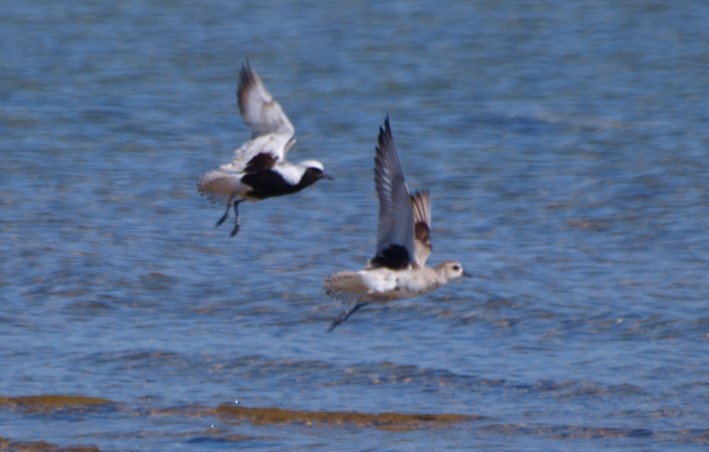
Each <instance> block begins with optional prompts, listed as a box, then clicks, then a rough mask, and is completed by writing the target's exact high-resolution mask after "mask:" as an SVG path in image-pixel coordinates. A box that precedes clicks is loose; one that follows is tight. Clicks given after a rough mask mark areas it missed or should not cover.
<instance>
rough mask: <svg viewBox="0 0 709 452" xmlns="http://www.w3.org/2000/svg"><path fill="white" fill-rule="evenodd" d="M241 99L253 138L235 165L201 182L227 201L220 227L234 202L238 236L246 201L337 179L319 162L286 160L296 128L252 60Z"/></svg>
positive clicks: (200, 186)
mask: <svg viewBox="0 0 709 452" xmlns="http://www.w3.org/2000/svg"><path fill="white" fill-rule="evenodd" d="M237 99H238V102H239V110H240V111H241V116H243V118H244V121H245V122H246V124H248V126H249V128H251V132H252V134H251V139H250V140H248V141H247V142H245V143H244V144H243V145H241V147H240V148H238V149H236V151H234V158H233V159H232V161H231V162H229V163H225V164H223V165H221V166H220V167H219V168H217V169H215V170H212V171H209V172H207V173H206V174H204V175H203V176H202V178H201V180H200V181H199V183H198V184H197V189H198V191H199V192H200V193H201V194H202V195H206V196H207V197H208V198H209V200H210V201H213V202H226V212H224V215H223V216H222V217H221V218H220V219H219V221H217V226H219V225H221V224H222V223H224V221H225V220H226V219H227V217H228V216H229V210H231V206H232V203H233V206H234V214H235V215H236V220H235V223H234V229H232V231H231V236H232V237H233V236H235V235H236V233H237V232H239V228H240V226H241V221H240V217H239V203H241V202H242V201H246V200H249V201H259V200H262V199H266V198H271V197H274V196H283V195H290V194H293V193H296V192H299V191H300V190H302V189H304V188H305V187H308V186H310V185H312V184H314V183H315V182H317V181H319V180H320V179H323V178H326V179H332V177H330V176H329V175H327V174H325V171H324V168H323V165H322V163H320V162H318V161H316V160H306V161H303V162H300V163H297V164H293V163H290V162H287V161H286V154H287V153H288V151H289V150H290V149H291V148H292V147H293V145H294V144H295V141H296V140H295V137H294V135H295V128H294V127H293V124H291V122H290V120H289V119H288V117H287V116H286V114H285V113H284V112H283V109H282V108H281V106H280V105H279V104H278V102H276V100H275V99H274V98H273V96H271V94H270V93H269V92H268V90H267V89H266V86H265V85H264V84H263V82H262V81H261V78H260V77H259V76H258V74H257V73H256V71H254V69H253V68H252V67H251V65H250V64H249V63H248V62H247V63H246V64H244V66H243V67H242V68H241V73H240V75H239V89H238V90H237Z"/></svg>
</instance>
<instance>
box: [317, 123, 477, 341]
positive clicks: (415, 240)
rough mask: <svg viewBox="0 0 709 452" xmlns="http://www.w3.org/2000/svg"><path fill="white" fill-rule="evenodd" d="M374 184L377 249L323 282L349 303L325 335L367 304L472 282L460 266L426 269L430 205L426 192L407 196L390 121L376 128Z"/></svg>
mask: <svg viewBox="0 0 709 452" xmlns="http://www.w3.org/2000/svg"><path fill="white" fill-rule="evenodd" d="M374 183H375V186H376V189H377V196H378V198H379V222H378V225H377V249H376V253H375V256H374V258H372V259H370V260H369V262H368V264H367V267H366V268H365V269H364V270H360V271H356V272H352V271H342V272H338V273H335V274H333V275H332V276H330V277H328V278H327V279H326V280H325V284H324V287H325V291H326V292H327V294H328V295H330V296H331V297H333V298H335V299H338V300H341V301H345V302H348V303H349V306H348V307H347V309H346V310H345V311H344V312H342V313H341V314H340V315H339V316H337V317H335V318H334V319H333V320H332V323H331V324H330V328H329V329H328V331H332V330H333V329H334V328H335V327H337V326H338V325H340V324H341V323H342V322H344V321H345V320H347V319H348V318H349V316H351V315H352V314H353V313H354V312H355V311H357V310H358V309H359V308H361V307H362V306H365V305H367V304H368V303H370V302H379V303H384V302H387V301H391V300H395V299H400V298H409V297H415V296H417V295H422V294H425V293H428V292H430V291H432V290H435V289H437V288H438V287H440V286H442V285H444V284H446V283H447V282H448V281H450V280H452V279H456V278H460V277H461V276H468V277H469V276H472V275H470V274H469V273H468V272H466V271H464V270H463V266H462V265H461V263H460V262H456V261H443V262H441V263H440V264H438V265H436V266H435V267H426V261H427V260H428V257H429V255H430V254H431V250H432V245H431V202H430V198H429V193H428V191H427V190H420V191H417V192H416V193H414V194H411V193H409V189H408V187H407V186H406V181H405V180H404V173H403V171H402V169H401V163H399V157H398V155H397V152H396V146H395V144H394V137H393V136H392V133H391V127H390V125H389V117H387V118H386V120H385V121H384V128H381V127H380V128H379V145H378V146H377V148H376V157H375V159H374Z"/></svg>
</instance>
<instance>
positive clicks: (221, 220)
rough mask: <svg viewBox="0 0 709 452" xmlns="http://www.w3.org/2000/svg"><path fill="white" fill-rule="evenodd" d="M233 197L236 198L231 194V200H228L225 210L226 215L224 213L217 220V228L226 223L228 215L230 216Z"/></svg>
mask: <svg viewBox="0 0 709 452" xmlns="http://www.w3.org/2000/svg"><path fill="white" fill-rule="evenodd" d="M232 199H234V196H233V195H232V196H230V197H229V201H227V202H226V212H224V215H222V217H221V218H220V219H219V220H217V224H216V225H215V226H214V227H215V228H218V227H219V226H221V225H222V223H224V222H225V221H226V219H227V217H228V216H229V209H231V200H232Z"/></svg>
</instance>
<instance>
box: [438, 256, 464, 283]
mask: <svg viewBox="0 0 709 452" xmlns="http://www.w3.org/2000/svg"><path fill="white" fill-rule="evenodd" d="M436 271H437V272H438V274H440V275H442V276H444V277H445V278H446V280H448V281H450V280H451V279H456V278H460V277H463V276H465V277H468V278H472V277H473V275H471V274H470V273H468V272H466V271H465V270H463V265H462V264H461V263H460V262H457V261H443V262H441V263H440V264H438V265H436Z"/></svg>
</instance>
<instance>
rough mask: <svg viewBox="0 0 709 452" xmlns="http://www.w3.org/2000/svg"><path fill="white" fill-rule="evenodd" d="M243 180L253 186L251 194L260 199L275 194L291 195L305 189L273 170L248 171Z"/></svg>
mask: <svg viewBox="0 0 709 452" xmlns="http://www.w3.org/2000/svg"><path fill="white" fill-rule="evenodd" d="M241 181H242V182H244V183H245V184H246V185H248V186H249V187H251V192H250V193H249V196H253V197H254V198H258V199H265V198H271V197H273V196H282V195H290V194H291V193H295V192H297V191H300V190H302V189H303V187H300V186H298V185H291V184H289V183H288V182H286V181H285V179H283V176H281V175H280V174H279V173H278V172H276V171H273V170H262V171H255V172H253V173H248V174H246V175H244V177H242V178H241Z"/></svg>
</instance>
